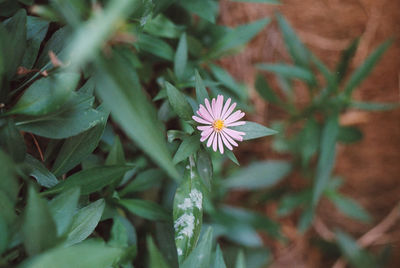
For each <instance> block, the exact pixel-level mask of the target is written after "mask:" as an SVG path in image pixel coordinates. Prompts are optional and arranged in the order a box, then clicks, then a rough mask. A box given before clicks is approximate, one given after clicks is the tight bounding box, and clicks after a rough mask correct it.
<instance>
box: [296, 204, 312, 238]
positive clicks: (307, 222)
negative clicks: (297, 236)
mask: <svg viewBox="0 0 400 268" xmlns="http://www.w3.org/2000/svg"><path fill="white" fill-rule="evenodd" d="M314 213H315V211H314V209H313V208H312V207H311V206H307V207H306V208H305V209H304V211H303V213H302V214H301V216H300V219H299V222H298V223H297V229H298V231H299V232H300V233H301V234H304V232H305V231H307V230H308V228H310V226H311V223H312V222H313V219H314Z"/></svg>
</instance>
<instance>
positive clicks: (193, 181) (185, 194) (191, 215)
mask: <svg viewBox="0 0 400 268" xmlns="http://www.w3.org/2000/svg"><path fill="white" fill-rule="evenodd" d="M200 183H201V182H200V177H199V174H198V173H197V169H196V165H195V163H194V159H193V157H190V158H189V166H188V167H186V170H185V174H184V179H183V181H182V183H181V185H180V186H179V187H178V189H177V190H176V193H175V197H174V210H173V217H174V228H175V244H176V249H177V251H178V259H179V263H182V261H184V260H185V258H186V257H187V256H189V254H190V253H191V252H192V251H193V249H194V248H195V247H196V244H197V240H198V239H199V236H200V231H201V225H202V222H203V192H202V188H201V184H200Z"/></svg>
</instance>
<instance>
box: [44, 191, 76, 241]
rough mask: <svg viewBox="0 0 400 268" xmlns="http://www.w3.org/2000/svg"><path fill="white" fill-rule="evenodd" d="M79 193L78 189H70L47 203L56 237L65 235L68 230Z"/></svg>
mask: <svg viewBox="0 0 400 268" xmlns="http://www.w3.org/2000/svg"><path fill="white" fill-rule="evenodd" d="M80 192H81V191H80V190H79V188H72V189H69V190H67V191H65V192H63V193H61V194H59V195H57V196H56V197H54V198H53V199H52V200H51V201H50V202H49V209H50V212H51V214H52V216H53V220H54V222H55V223H56V227H57V235H58V236H60V235H62V234H65V232H66V231H67V230H68V228H69V226H70V224H71V222H72V218H73V216H74V214H75V210H76V208H77V206H78V201H79V196H80Z"/></svg>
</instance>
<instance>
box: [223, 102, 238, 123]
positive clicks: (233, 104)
mask: <svg viewBox="0 0 400 268" xmlns="http://www.w3.org/2000/svg"><path fill="white" fill-rule="evenodd" d="M235 107H236V102H234V103H232V105H231V106H230V107H229V108H228V111H226V112H225V113H224V114H223V115H222V118H221V119H222V120H225V119H226V118H227V117H228V116H229V115H230V114H231V113H232V111H233V109H235Z"/></svg>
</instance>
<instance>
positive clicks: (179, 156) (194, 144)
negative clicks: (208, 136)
mask: <svg viewBox="0 0 400 268" xmlns="http://www.w3.org/2000/svg"><path fill="white" fill-rule="evenodd" d="M199 147H200V136H199V135H193V136H189V137H186V138H184V139H183V141H182V143H181V145H180V146H179V148H178V150H177V151H176V153H175V155H174V158H173V159H172V161H173V162H174V164H178V163H179V162H181V161H183V160H185V159H187V158H188V157H189V156H191V155H192V154H194V153H196V152H197V150H198V149H199Z"/></svg>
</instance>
